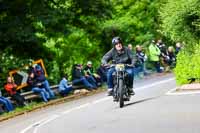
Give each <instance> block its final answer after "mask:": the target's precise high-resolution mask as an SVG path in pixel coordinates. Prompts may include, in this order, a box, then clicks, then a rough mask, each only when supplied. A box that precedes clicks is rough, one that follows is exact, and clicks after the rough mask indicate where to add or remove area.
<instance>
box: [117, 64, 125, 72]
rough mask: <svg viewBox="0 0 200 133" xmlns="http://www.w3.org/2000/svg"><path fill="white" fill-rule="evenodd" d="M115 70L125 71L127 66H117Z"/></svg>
mask: <svg viewBox="0 0 200 133" xmlns="http://www.w3.org/2000/svg"><path fill="white" fill-rule="evenodd" d="M115 69H116V71H124V69H125V66H124V64H117V65H116V66H115Z"/></svg>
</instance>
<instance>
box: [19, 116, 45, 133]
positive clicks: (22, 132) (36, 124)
mask: <svg viewBox="0 0 200 133" xmlns="http://www.w3.org/2000/svg"><path fill="white" fill-rule="evenodd" d="M47 119H48V117H46V118H44V119H42V120H40V121H37V122H35V123H34V124H31V125H30V126H28V127H27V128H25V129H23V130H22V131H21V132H20V133H26V132H27V131H28V130H30V129H31V128H34V127H36V126H38V125H40V124H41V123H42V122H43V121H46V120H47Z"/></svg>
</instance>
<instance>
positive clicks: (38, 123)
mask: <svg viewBox="0 0 200 133" xmlns="http://www.w3.org/2000/svg"><path fill="white" fill-rule="evenodd" d="M172 80H174V78H169V79H167V80H162V81H159V82H156V83H152V84H149V85H145V86H142V87H139V88H135V90H143V89H146V88H150V87H153V86H156V85H159V84H163V83H167V82H169V81H172ZM110 99H112V97H105V98H101V99H99V100H95V101H93V102H88V103H86V104H83V105H80V106H77V107H74V108H72V109H69V110H66V111H63V112H60V115H52V116H51V117H49V116H48V118H45V119H42V120H41V121H38V122H36V123H34V124H32V125H30V126H28V127H27V128H25V129H24V130H22V131H21V132H20V133H26V132H27V131H28V130H30V129H31V128H33V129H34V132H33V133H37V132H38V128H39V127H41V126H44V125H45V124H47V123H49V122H51V121H53V120H55V119H57V118H58V117H61V116H63V115H66V114H68V113H70V112H73V111H75V110H79V109H83V108H85V107H88V106H90V105H94V104H97V103H101V102H104V101H107V100H110ZM35 125H37V126H35Z"/></svg>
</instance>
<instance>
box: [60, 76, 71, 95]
mask: <svg viewBox="0 0 200 133" xmlns="http://www.w3.org/2000/svg"><path fill="white" fill-rule="evenodd" d="M67 77H68V76H67V75H64V76H63V78H62V80H61V81H60V83H59V87H58V91H59V93H60V94H61V95H62V96H65V95H67V94H68V93H69V92H70V91H72V90H73V88H72V85H68V80H67Z"/></svg>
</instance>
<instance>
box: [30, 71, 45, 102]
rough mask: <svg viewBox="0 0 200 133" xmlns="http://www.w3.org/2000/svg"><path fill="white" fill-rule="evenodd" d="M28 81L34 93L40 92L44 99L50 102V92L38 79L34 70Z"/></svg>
mask: <svg viewBox="0 0 200 133" xmlns="http://www.w3.org/2000/svg"><path fill="white" fill-rule="evenodd" d="M27 83H28V84H29V85H30V86H31V88H32V91H33V92H34V93H39V94H40V95H41V97H42V99H43V101H44V102H48V99H49V94H48V92H47V91H46V90H45V88H44V87H43V86H42V83H41V82H38V81H37V79H36V78H35V75H34V73H33V72H31V73H30V74H29V77H28V81H27Z"/></svg>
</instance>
